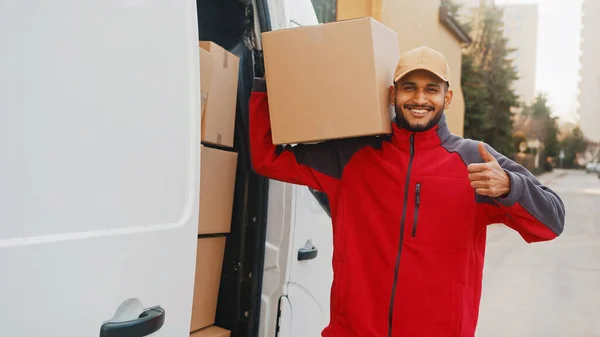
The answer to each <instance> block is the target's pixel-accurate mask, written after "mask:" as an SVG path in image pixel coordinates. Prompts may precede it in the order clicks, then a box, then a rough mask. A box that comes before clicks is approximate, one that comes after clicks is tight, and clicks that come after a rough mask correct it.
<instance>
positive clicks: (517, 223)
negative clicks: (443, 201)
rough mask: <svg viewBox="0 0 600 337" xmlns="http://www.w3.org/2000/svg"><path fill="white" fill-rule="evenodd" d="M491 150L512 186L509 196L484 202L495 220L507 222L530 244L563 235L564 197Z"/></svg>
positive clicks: (483, 205) (487, 210)
mask: <svg viewBox="0 0 600 337" xmlns="http://www.w3.org/2000/svg"><path fill="white" fill-rule="evenodd" d="M487 149H488V151H489V152H490V153H491V154H492V155H493V156H494V157H495V158H496V159H497V160H498V163H499V164H500V166H502V168H503V169H504V171H505V172H506V174H507V175H508V177H509V178H510V185H511V189H510V193H509V194H508V195H507V196H505V197H503V198H489V199H488V201H489V203H486V204H482V205H481V206H482V209H483V210H484V211H485V213H486V214H487V215H488V218H489V219H490V220H491V221H492V223H498V222H503V223H504V224H506V225H507V226H508V227H510V228H512V229H514V230H516V231H517V232H519V234H520V235H521V237H523V239H524V240H525V241H527V242H530V243H531V242H537V241H547V240H552V239H554V238H556V237H557V236H559V235H560V234H561V233H562V232H563V229H564V225H565V206H564V204H563V202H562V200H561V198H560V196H559V195H558V194H557V193H556V192H554V191H553V190H551V189H550V188H548V187H547V186H544V185H542V184H541V183H540V181H539V180H538V179H537V178H536V177H535V176H534V175H533V174H531V172H529V171H528V170H527V169H525V168H524V167H523V166H521V165H519V164H517V163H515V162H514V161H512V160H510V159H508V158H506V157H504V156H502V155H501V154H499V153H498V152H497V151H495V150H494V149H493V148H491V147H489V146H487Z"/></svg>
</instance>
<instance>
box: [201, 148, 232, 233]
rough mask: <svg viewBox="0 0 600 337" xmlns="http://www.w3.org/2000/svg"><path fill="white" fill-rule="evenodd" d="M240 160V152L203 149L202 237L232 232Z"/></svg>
mask: <svg viewBox="0 0 600 337" xmlns="http://www.w3.org/2000/svg"><path fill="white" fill-rule="evenodd" d="M237 159H238V154H237V153H236V152H231V151H225V150H220V149H214V148H211V147H207V146H204V145H201V146H200V206H199V209H200V214H199V218H198V234H222V233H229V232H230V230H231V216H232V212H233V195H234V191H235V179H236V173H237V172H236V171H237Z"/></svg>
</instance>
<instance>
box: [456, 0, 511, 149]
mask: <svg viewBox="0 0 600 337" xmlns="http://www.w3.org/2000/svg"><path fill="white" fill-rule="evenodd" d="M474 13H475V15H474V16H473V21H472V23H471V24H470V25H469V26H467V27H468V28H469V29H470V35H471V37H472V39H473V42H472V43H471V44H470V45H469V46H468V47H467V48H465V49H464V50H463V62H462V65H463V69H462V75H461V81H462V88H463V93H464V97H465V137H467V138H473V139H479V140H483V141H485V142H487V143H488V144H490V145H491V146H492V147H494V148H495V149H496V150H497V151H499V152H501V153H503V154H505V155H507V156H512V155H513V154H514V153H515V152H516V150H517V149H516V148H515V146H514V143H515V141H514V139H513V136H512V129H513V117H514V116H513V112H512V108H513V107H516V106H518V104H519V102H518V97H517V96H516V94H515V92H514V90H513V89H512V84H513V82H514V81H515V80H517V79H518V76H517V73H516V71H515V69H514V67H513V65H512V60H511V58H510V53H512V52H513V51H514V50H512V49H510V48H508V46H507V40H506V39H505V38H504V34H503V21H502V16H503V12H502V9H500V8H498V7H496V6H482V7H479V8H477V9H475V12H474Z"/></svg>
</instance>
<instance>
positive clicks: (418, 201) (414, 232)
mask: <svg viewBox="0 0 600 337" xmlns="http://www.w3.org/2000/svg"><path fill="white" fill-rule="evenodd" d="M420 204H421V184H420V183H417V187H416V190H415V216H414V219H413V228H412V237H413V238H414V237H416V236H417V224H418V220H419V205H420Z"/></svg>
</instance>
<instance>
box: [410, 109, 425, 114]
mask: <svg viewBox="0 0 600 337" xmlns="http://www.w3.org/2000/svg"><path fill="white" fill-rule="evenodd" d="M410 111H412V112H414V113H417V114H426V113H428V112H429V110H428V109H410Z"/></svg>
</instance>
